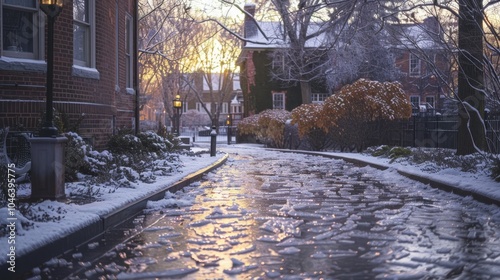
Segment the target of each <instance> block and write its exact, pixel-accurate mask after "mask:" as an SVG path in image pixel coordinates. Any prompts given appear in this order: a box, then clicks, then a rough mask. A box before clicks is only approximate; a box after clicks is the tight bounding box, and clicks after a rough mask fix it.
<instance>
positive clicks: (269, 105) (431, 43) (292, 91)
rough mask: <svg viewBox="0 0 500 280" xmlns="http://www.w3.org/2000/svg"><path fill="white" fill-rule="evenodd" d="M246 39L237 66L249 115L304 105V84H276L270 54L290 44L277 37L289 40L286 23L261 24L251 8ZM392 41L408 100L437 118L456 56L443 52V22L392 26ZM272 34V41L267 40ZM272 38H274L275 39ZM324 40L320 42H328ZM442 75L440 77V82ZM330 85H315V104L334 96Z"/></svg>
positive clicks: (432, 21)
mask: <svg viewBox="0 0 500 280" xmlns="http://www.w3.org/2000/svg"><path fill="white" fill-rule="evenodd" d="M245 10H246V12H247V15H246V17H245V20H244V32H245V34H244V36H245V38H246V39H247V42H245V43H244V45H243V46H242V50H241V53H240V56H239V58H238V61H237V63H238V64H239V65H240V73H241V82H242V83H241V87H242V91H243V95H244V97H245V100H244V102H245V112H244V114H245V116H248V115H252V114H255V113H259V112H262V111H264V110H266V109H286V110H288V111H291V110H293V109H294V108H295V107H297V106H299V105H301V104H302V99H301V94H300V91H301V89H300V85H298V84H295V85H293V84H292V85H290V86H288V87H287V86H284V85H283V84H282V83H278V82H277V81H273V80H272V79H271V76H272V75H271V74H270V72H271V67H273V66H274V64H275V62H274V61H272V59H271V58H270V55H269V54H270V53H271V52H273V51H274V50H276V49H277V48H281V47H282V45H286V44H281V45H280V44H275V43H273V42H275V41H277V39H276V38H278V39H280V40H282V38H286V36H285V35H284V34H283V32H284V31H283V26H282V24H281V23H280V22H258V24H259V26H260V30H257V27H256V24H255V22H254V20H253V19H252V18H251V17H249V16H248V15H254V13H255V5H254V4H246V5H245ZM388 28H390V29H389V31H388V32H390V34H391V36H389V37H390V38H392V40H390V41H387V44H388V45H387V48H388V49H389V50H390V51H391V52H392V53H393V54H394V57H395V64H396V65H395V66H396V68H397V69H398V70H399V72H400V73H399V74H400V75H399V78H398V80H397V81H398V82H400V83H401V84H402V87H403V90H404V91H405V93H406V94H407V96H408V100H409V101H410V102H411V103H412V105H413V106H414V109H415V110H416V111H421V112H424V111H425V112H426V113H431V114H434V113H437V112H440V111H441V110H442V108H443V103H444V101H445V99H446V97H448V96H450V93H449V91H450V90H449V88H450V87H449V84H448V82H449V80H450V78H451V77H450V65H449V64H450V57H448V55H449V50H447V49H446V48H443V46H442V44H443V32H442V30H441V27H440V25H439V22H438V21H437V19H435V18H433V17H429V18H427V19H425V20H424V21H423V22H422V23H412V24H399V25H394V24H393V25H391V26H390V27H389V26H388ZM262 32H264V33H266V36H263V35H262ZM269 38H273V40H270V39H269ZM322 40H323V38H319V39H316V40H315V43H319V42H322ZM438 76H439V77H438ZM324 83H325V81H316V82H314V83H311V87H312V88H311V101H312V102H313V103H321V102H323V101H324V100H325V99H326V98H327V97H328V96H329V95H331V94H332V93H333V92H331V91H328V90H327V89H326V85H325V84H324Z"/></svg>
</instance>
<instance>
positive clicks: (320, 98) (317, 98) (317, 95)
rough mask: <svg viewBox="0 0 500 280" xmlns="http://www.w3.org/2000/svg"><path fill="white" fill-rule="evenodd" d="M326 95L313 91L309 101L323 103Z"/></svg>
mask: <svg viewBox="0 0 500 280" xmlns="http://www.w3.org/2000/svg"><path fill="white" fill-rule="evenodd" d="M327 97H328V94H327V93H313V94H312V95H311V102H312V103H323V102H325V99H326V98H327Z"/></svg>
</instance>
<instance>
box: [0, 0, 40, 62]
mask: <svg viewBox="0 0 500 280" xmlns="http://www.w3.org/2000/svg"><path fill="white" fill-rule="evenodd" d="M37 3H38V1H37V0H2V1H1V3H0V10H1V15H2V18H1V21H0V22H1V34H2V36H1V45H2V48H1V52H0V55H1V56H8V57H18V58H28V59H42V54H41V53H42V51H41V50H42V46H41V41H42V40H41V39H40V37H41V35H43V27H44V26H45V25H44V24H43V21H42V19H41V18H40V15H41V14H42V13H41V12H39V10H38V4H37Z"/></svg>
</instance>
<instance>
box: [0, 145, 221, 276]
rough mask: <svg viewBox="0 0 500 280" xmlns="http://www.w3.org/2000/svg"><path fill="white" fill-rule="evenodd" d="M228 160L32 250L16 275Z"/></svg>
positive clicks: (18, 267) (71, 246)
mask: <svg viewBox="0 0 500 280" xmlns="http://www.w3.org/2000/svg"><path fill="white" fill-rule="evenodd" d="M228 158H229V155H228V154H225V155H224V156H223V157H222V158H221V159H219V160H217V161H216V162H215V163H213V164H212V165H210V166H208V167H205V168H203V169H200V170H198V171H196V172H193V173H191V174H188V175H187V176H185V177H184V178H182V179H180V180H179V181H177V182H175V183H173V184H171V185H168V186H166V187H165V188H163V189H161V190H159V191H157V192H155V193H153V194H150V195H148V196H146V197H143V198H141V199H139V200H137V201H135V202H131V203H129V204H126V205H124V206H122V207H121V208H119V209H116V210H114V211H112V212H111V213H108V214H105V215H101V216H100V217H99V219H98V220H97V221H95V222H93V223H91V224H89V225H87V226H85V227H83V228H81V229H79V230H77V231H75V232H73V233H71V234H69V235H67V236H64V237H61V238H59V239H57V240H55V241H53V242H51V243H49V244H46V245H44V246H42V247H40V248H37V249H35V250H33V251H30V252H28V253H27V254H25V255H22V256H19V257H17V258H16V263H19V264H22V266H16V274H17V275H23V274H24V273H26V272H28V269H31V268H32V267H35V266H37V265H40V264H41V263H42V262H43V261H44V260H46V259H47V256H48V255H50V256H57V255H61V254H64V253H65V252H67V251H69V250H71V249H73V248H75V247H78V246H80V245H82V244H84V243H86V242H89V241H90V240H92V239H94V238H96V237H97V236H99V235H101V234H102V233H104V232H105V231H106V230H108V229H109V228H112V227H115V226H117V225H119V224H121V223H123V222H125V221H127V220H128V219H130V218H131V217H134V216H136V215H137V214H139V213H141V211H142V210H143V209H144V208H145V207H146V205H147V202H148V201H149V200H160V199H162V198H164V197H165V192H167V191H170V192H176V191H178V190H180V189H182V188H184V187H185V186H188V185H190V184H192V183H193V182H196V181H199V180H200V179H201V178H202V176H203V175H204V174H205V173H207V172H210V171H212V170H214V169H217V168H219V167H220V166H222V165H223V164H224V163H225V162H226V161H227V159H228ZM47 252H50V254H47ZM0 269H2V271H3V270H4V269H6V264H2V265H1V268H0Z"/></svg>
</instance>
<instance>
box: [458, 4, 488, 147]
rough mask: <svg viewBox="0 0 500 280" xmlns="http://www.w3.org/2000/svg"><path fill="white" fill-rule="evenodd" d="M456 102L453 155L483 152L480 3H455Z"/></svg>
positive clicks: (484, 140) (481, 17)
mask: <svg viewBox="0 0 500 280" xmlns="http://www.w3.org/2000/svg"><path fill="white" fill-rule="evenodd" d="M459 4H460V8H459V14H460V17H459V19H458V47H459V49H460V52H459V57H458V62H459V73H458V98H459V101H460V103H459V109H458V114H459V120H460V124H459V128H458V133H457V137H458V138H457V154H458V155H468V154H472V153H475V152H478V150H485V149H486V135H485V129H484V128H485V127H484V122H483V117H484V104H485V100H484V93H483V88H484V78H483V28H482V23H483V14H482V0H459Z"/></svg>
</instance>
